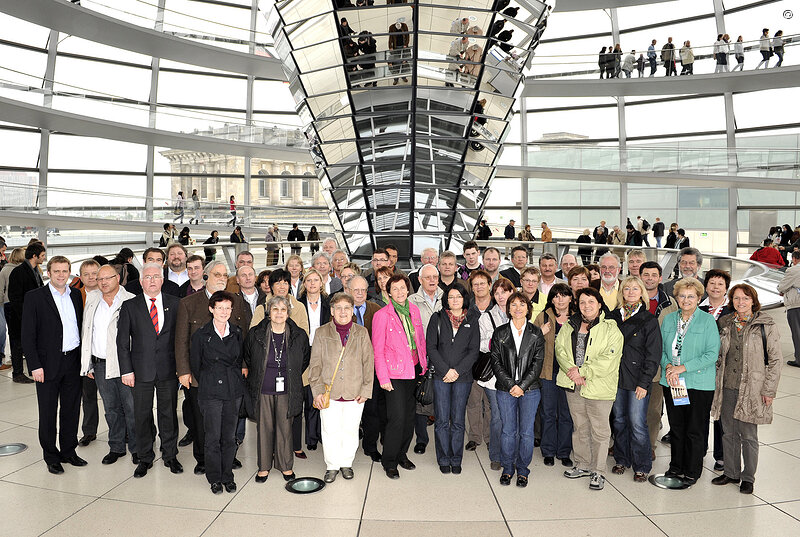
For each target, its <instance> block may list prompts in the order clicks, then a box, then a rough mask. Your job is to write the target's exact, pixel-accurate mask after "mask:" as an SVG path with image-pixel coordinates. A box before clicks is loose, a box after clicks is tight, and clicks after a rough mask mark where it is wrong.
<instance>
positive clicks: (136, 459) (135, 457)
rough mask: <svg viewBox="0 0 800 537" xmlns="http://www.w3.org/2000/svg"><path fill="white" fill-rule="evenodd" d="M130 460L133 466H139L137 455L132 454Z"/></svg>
mask: <svg viewBox="0 0 800 537" xmlns="http://www.w3.org/2000/svg"><path fill="white" fill-rule="evenodd" d="M131 460H132V461H133V464H139V455H138V454H137V453H134V454H132V455H131Z"/></svg>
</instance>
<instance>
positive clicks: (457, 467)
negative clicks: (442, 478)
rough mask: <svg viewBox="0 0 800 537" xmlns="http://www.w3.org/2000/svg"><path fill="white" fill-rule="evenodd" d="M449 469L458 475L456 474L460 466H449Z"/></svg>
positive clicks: (459, 470)
mask: <svg viewBox="0 0 800 537" xmlns="http://www.w3.org/2000/svg"><path fill="white" fill-rule="evenodd" d="M450 470H452V472H453V473H454V474H456V475H458V474H460V473H461V467H460V466H451V467H450Z"/></svg>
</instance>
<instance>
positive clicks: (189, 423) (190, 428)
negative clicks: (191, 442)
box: [180, 386, 194, 436]
mask: <svg viewBox="0 0 800 537" xmlns="http://www.w3.org/2000/svg"><path fill="white" fill-rule="evenodd" d="M180 389H181V390H183V403H181V414H182V415H183V424H184V425H185V426H186V432H187V433H188V434H189V435H192V436H194V414H193V413H192V404H191V403H190V402H189V392H188V391H187V390H186V388H184V387H183V386H181V387H180Z"/></svg>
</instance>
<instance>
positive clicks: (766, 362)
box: [759, 324, 769, 367]
mask: <svg viewBox="0 0 800 537" xmlns="http://www.w3.org/2000/svg"><path fill="white" fill-rule="evenodd" d="M759 326H760V327H761V344H762V345H764V367H767V366H768V365H769V355H768V354H767V331H766V330H765V329H764V325H763V324H762V325H759Z"/></svg>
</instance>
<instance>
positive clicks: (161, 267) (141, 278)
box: [139, 263, 164, 282]
mask: <svg viewBox="0 0 800 537" xmlns="http://www.w3.org/2000/svg"><path fill="white" fill-rule="evenodd" d="M151 268H154V269H158V273H159V274H161V273H162V271H163V270H164V265H162V264H161V263H145V264H144V265H142V272H141V273H139V281H140V282H141V281H144V271H145V270H147V269H151Z"/></svg>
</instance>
